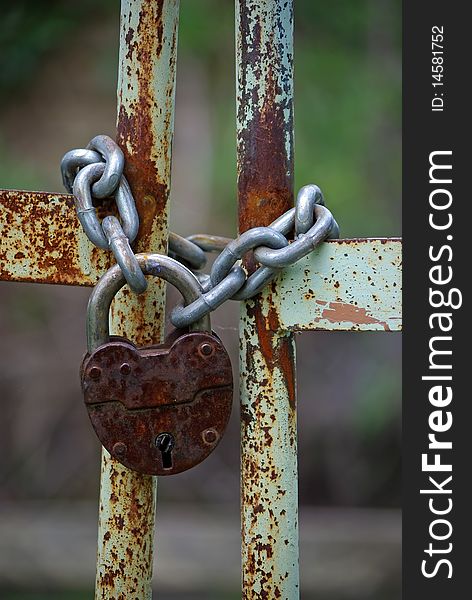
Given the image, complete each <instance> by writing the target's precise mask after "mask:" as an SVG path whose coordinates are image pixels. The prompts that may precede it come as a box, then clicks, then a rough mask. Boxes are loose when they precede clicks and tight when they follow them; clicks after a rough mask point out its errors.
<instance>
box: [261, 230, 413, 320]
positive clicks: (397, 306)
mask: <svg viewBox="0 0 472 600" xmlns="http://www.w3.org/2000/svg"><path fill="white" fill-rule="evenodd" d="M271 300H272V306H271V308H274V309H275V310H276V312H277V316H278V324H279V326H280V328H281V330H286V331H307V330H329V331H333V330H340V331H400V330H401V327H402V244H401V240H399V239H388V240H387V239H371V240H333V241H330V242H327V243H324V244H321V246H319V247H318V248H317V249H316V250H315V251H314V252H313V253H312V254H310V255H309V256H307V257H305V258H304V259H302V260H300V261H298V262H297V263H296V264H294V265H292V266H291V267H288V268H287V269H285V270H284V272H283V274H281V275H280V276H279V278H278V280H277V283H276V285H275V287H274V293H273V294H272V296H271ZM266 310H269V309H268V308H266Z"/></svg>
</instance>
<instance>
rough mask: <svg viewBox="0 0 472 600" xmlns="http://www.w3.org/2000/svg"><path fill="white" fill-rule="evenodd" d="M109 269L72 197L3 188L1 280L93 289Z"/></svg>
mask: <svg viewBox="0 0 472 600" xmlns="http://www.w3.org/2000/svg"><path fill="white" fill-rule="evenodd" d="M110 204H113V203H110ZM110 211H112V206H110ZM110 211H109V212H110ZM110 265H111V259H110V253H109V252H105V251H103V250H99V249H98V248H95V246H94V245H93V244H92V243H91V242H89V240H88V239H87V236H86V235H85V233H84V232H83V230H82V227H81V226H80V224H79V221H78V219H77V214H76V211H75V208H74V197H73V196H72V195H70V194H49V193H46V192H24V191H17V190H0V280H5V281H30V282H37V283H57V284H63V285H84V286H92V285H95V283H96V282H97V281H98V279H99V277H100V276H101V275H102V274H103V273H104V272H105V271H106V270H107V269H108V268H109V267H110Z"/></svg>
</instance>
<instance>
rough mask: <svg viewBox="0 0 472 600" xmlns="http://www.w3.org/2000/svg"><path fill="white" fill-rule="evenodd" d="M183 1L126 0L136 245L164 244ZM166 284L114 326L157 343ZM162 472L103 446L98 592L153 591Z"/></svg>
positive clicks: (128, 143)
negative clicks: (148, 471) (152, 472)
mask: <svg viewBox="0 0 472 600" xmlns="http://www.w3.org/2000/svg"><path fill="white" fill-rule="evenodd" d="M178 9H179V2H178V0H122V3H121V25H120V66H119V81H118V120H117V141H118V143H119V144H120V146H121V147H122V149H123V151H124V153H125V157H126V176H127V178H128V181H129V182H130V185H131V188H132V190H133V193H134V197H135V199H136V203H137V207H138V211H139V216H140V223H141V225H140V231H139V235H138V241H137V243H136V245H135V251H136V252H144V251H151V250H152V251H154V252H159V251H165V249H166V241H167V203H168V198H169V191H170V168H171V146H172V134H173V121H174V85H175V67H176V53H177V27H178ZM163 324H164V287H163V285H162V284H161V283H159V282H158V281H153V282H152V281H150V282H149V289H148V291H147V292H146V293H145V294H143V295H141V296H135V295H134V294H132V293H131V292H130V291H129V290H128V289H125V290H124V291H123V292H122V293H121V294H120V295H119V296H118V297H117V298H116V300H115V302H114V307H113V309H112V319H111V327H112V331H113V333H115V334H119V335H126V336H127V337H129V338H131V339H134V340H135V342H136V343H138V344H148V343H155V342H158V341H159V340H160V338H161V334H162V330H163ZM155 505H156V479H155V478H153V477H149V476H143V475H139V474H137V473H135V472H133V471H130V470H128V469H126V468H125V467H123V466H122V465H121V464H119V463H118V462H116V461H115V460H114V459H112V458H111V457H110V455H109V454H108V453H107V452H106V451H103V454H102V472H101V489H100V509H99V534H98V556H97V579H96V592H95V597H96V598H100V599H108V600H112V599H114V600H118V599H121V600H125V599H126V600H131V599H133V600H135V599H136V600H144V599H149V598H151V596H152V587H151V579H152V562H153V539H154V519H155Z"/></svg>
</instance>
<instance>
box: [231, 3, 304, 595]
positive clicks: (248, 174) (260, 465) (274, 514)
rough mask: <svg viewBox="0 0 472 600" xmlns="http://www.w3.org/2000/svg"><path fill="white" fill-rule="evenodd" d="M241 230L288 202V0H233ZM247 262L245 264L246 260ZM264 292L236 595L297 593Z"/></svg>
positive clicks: (246, 411) (256, 316)
mask: <svg viewBox="0 0 472 600" xmlns="http://www.w3.org/2000/svg"><path fill="white" fill-rule="evenodd" d="M236 32H237V34H236V53H237V146H238V149H237V152H238V195H239V227H240V231H245V230H246V229H248V228H250V227H254V226H256V225H268V224H269V223H270V222H271V221H272V220H273V219H275V218H276V217H277V216H279V215H280V214H281V213H282V212H284V211H286V210H287V209H289V208H290V207H291V206H292V204H293V0H236ZM248 266H249V267H250V268H251V265H248ZM271 294H272V291H271V289H269V290H268V291H266V292H264V293H263V294H261V295H259V296H258V297H257V299H255V300H252V301H249V302H247V303H246V304H245V305H244V306H243V308H242V313H241V321H240V323H241V326H240V340H241V341H240V344H241V354H240V369H241V498H242V500H241V503H242V506H241V511H242V560H243V575H242V578H243V598H245V599H249V598H285V599H290V600H294V599H296V598H298V597H299V581H298V490H297V486H298V479H297V476H298V475H297V438H296V435H297V434H296V397H295V368H294V360H295V351H294V343H293V338H292V336H291V335H289V334H285V333H282V332H280V331H279V326H278V325H279V323H278V320H277V313H276V310H275V308H274V306H273V304H272V300H271Z"/></svg>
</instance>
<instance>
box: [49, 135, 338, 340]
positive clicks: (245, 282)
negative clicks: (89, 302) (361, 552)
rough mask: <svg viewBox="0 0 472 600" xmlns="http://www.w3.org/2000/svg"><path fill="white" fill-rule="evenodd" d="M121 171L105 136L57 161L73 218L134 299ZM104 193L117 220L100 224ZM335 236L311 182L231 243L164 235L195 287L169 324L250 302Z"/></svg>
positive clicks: (129, 201)
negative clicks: (282, 209)
mask: <svg viewBox="0 0 472 600" xmlns="http://www.w3.org/2000/svg"><path fill="white" fill-rule="evenodd" d="M123 170H124V157H123V153H122V151H121V149H120V148H119V146H118V145H117V144H116V142H114V141H113V140H112V139H111V138H109V137H107V136H105V135H98V136H96V137H95V138H93V140H92V141H91V142H90V143H89V144H88V146H87V148H84V149H77V150H71V151H70V152H67V154H65V155H64V157H63V159H62V161H61V172H62V179H63V182H64V186H65V187H66V189H67V190H68V191H69V192H72V193H73V194H74V196H75V204H76V208H77V214H78V217H79V220H80V222H81V224H82V227H83V228H84V231H85V233H86V235H87V237H88V238H89V239H90V241H91V242H92V243H94V244H95V245H96V246H98V247H99V248H103V249H110V250H111V251H112V252H113V254H114V256H115V259H116V261H117V263H118V265H119V268H120V269H121V271H122V273H123V276H124V278H125V279H126V281H127V283H128V285H129V286H130V287H131V289H132V290H133V291H134V292H136V293H138V294H139V293H142V292H143V291H144V290H145V289H146V287H147V282H146V278H145V276H144V274H143V272H142V268H141V266H140V262H142V261H141V259H139V260H138V258H139V257H138V258H137V256H138V255H135V254H134V252H133V250H132V249H131V244H132V243H133V241H134V240H135V238H136V236H137V233H138V229H139V216H138V213H137V210H136V205H135V202H134V198H133V195H132V192H131V190H130V187H129V185H128V182H127V181H126V178H125V177H124V175H123ZM110 196H114V198H115V201H116V204H117V208H118V214H119V216H120V219H121V222H120V220H118V219H117V218H116V217H115V216H112V215H110V216H107V217H105V218H104V219H103V221H102V222H101V223H100V221H99V219H98V216H97V213H96V210H95V207H94V204H93V198H98V199H102V198H107V197H110ZM292 232H293V234H294V240H293V241H292V242H291V243H289V241H288V240H287V236H289V235H290V234H291V233H292ZM337 237H339V226H338V224H337V223H336V221H335V219H334V217H333V215H332V214H331V212H330V211H329V210H328V209H327V208H326V206H325V201H324V197H323V193H322V192H321V190H320V188H319V187H318V186H317V185H312V184H310V185H305V186H303V187H302V188H301V189H300V191H299V192H298V195H297V200H296V205H295V207H294V208H292V209H290V210H289V211H287V212H286V213H284V214H283V215H281V216H280V217H279V218H278V219H276V220H275V221H274V222H273V223H271V224H270V225H269V227H254V228H253V229H249V230H248V231H245V232H244V233H242V234H241V235H240V236H239V237H237V238H236V239H231V238H226V237H221V236H213V235H206V234H195V235H191V236H189V237H187V238H184V237H181V236H180V235H177V234H176V233H173V232H170V233H169V256H170V257H172V258H175V259H177V260H178V261H179V262H180V263H182V264H183V265H185V266H186V267H188V268H189V269H190V270H191V272H192V273H193V276H194V277H195V278H196V279H197V281H198V283H197V282H196V283H197V285H198V289H200V294H199V296H198V297H197V298H195V299H194V300H193V301H192V302H190V303H189V304H187V305H186V306H184V305H178V306H176V307H175V308H174V309H173V310H172V312H171V321H172V323H173V325H174V326H175V327H181V328H184V327H189V326H191V325H192V324H193V323H195V322H196V321H199V320H200V319H202V318H204V317H206V316H207V315H209V313H210V312H212V311H214V310H216V309H217V308H218V307H219V306H221V305H222V304H223V303H224V302H226V301H227V300H229V299H232V300H247V299H249V298H252V297H253V296H255V295H256V294H258V293H259V292H260V291H261V290H262V289H263V288H264V287H265V286H266V285H267V284H268V283H269V282H270V281H271V280H272V279H274V277H275V276H276V275H277V274H278V273H279V272H280V271H281V270H282V269H284V268H285V267H287V266H289V265H291V264H293V263H295V262H297V261H298V260H300V259H301V258H303V257H304V256H306V255H307V254H309V253H310V252H312V251H313V250H314V248H316V247H317V246H318V245H319V244H320V243H321V242H322V241H323V240H325V239H333V238H337ZM209 253H216V254H218V256H217V257H216V259H215V261H214V262H213V265H212V267H211V269H210V274H209V275H207V274H205V273H203V272H202V270H203V269H204V268H205V267H206V265H207V254H209ZM249 253H252V254H253V256H254V258H255V260H256V261H257V263H259V265H260V266H259V267H258V268H257V269H256V270H255V271H254V272H253V273H251V274H249V275H248V274H246V271H245V270H244V269H243V268H242V266H241V264H240V261H241V260H242V259H244V257H246V256H247V255H248V254H249ZM156 256H157V255H156ZM166 258H167V257H163V260H164V259H166ZM169 264H171V265H172V264H174V263H169ZM176 277H177V274H176Z"/></svg>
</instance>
